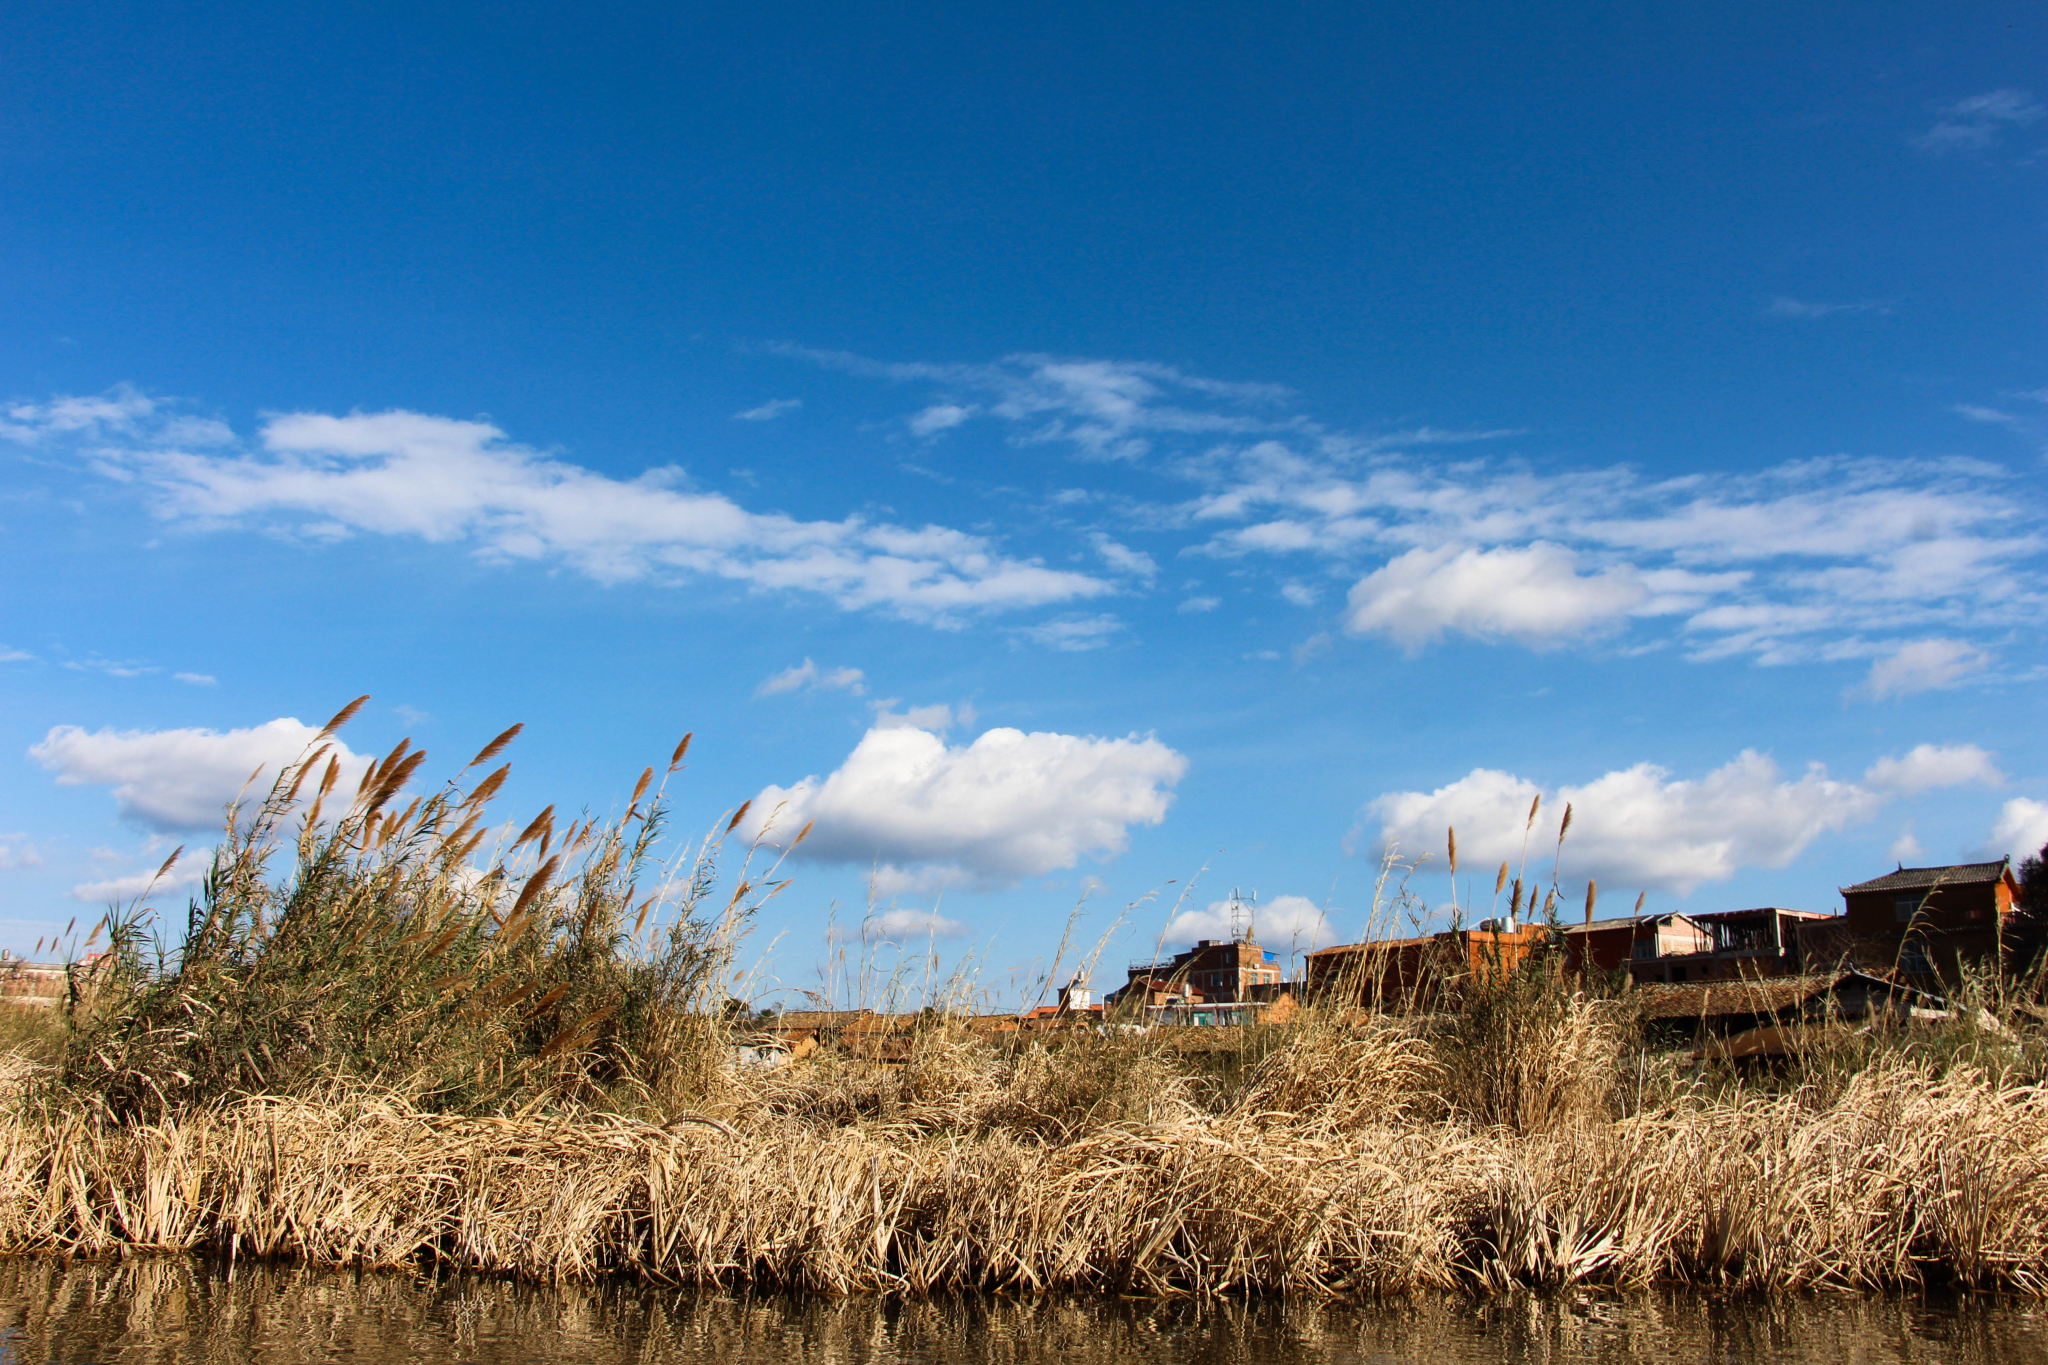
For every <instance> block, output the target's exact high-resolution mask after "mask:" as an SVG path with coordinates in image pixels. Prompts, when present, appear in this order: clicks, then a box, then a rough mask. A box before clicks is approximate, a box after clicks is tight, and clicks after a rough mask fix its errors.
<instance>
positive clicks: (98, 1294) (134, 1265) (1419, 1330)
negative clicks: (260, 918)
mask: <svg viewBox="0 0 2048 1365" xmlns="http://www.w3.org/2000/svg"><path fill="white" fill-rule="evenodd" d="M2043 1360H2048V1308H2044V1306H2042V1305H2039V1304H2035V1303H2033V1302H2029V1301H2015V1300H1999V1299H1989V1298H1960V1299H1959V1298H1945V1299H1931V1300H1930V1299H1923V1298H1919V1297H1912V1296H1896V1297H1871V1296H1860V1295H1801V1296H1794V1297H1786V1298H1775V1299H1766V1298H1758V1297H1749V1296H1741V1297H1714V1296H1710V1295H1705V1294H1700V1293H1694V1292H1679V1291H1657V1292H1645V1293H1626V1294H1617V1293H1595V1292H1569V1293H1564V1294H1558V1295H1551V1296H1543V1297H1539V1296H1535V1295H1517V1296H1512V1297H1507V1298H1496V1299H1488V1300H1472V1299H1463V1298H1457V1297H1447V1296H1446V1297H1439V1296H1432V1297H1425V1298H1418V1299H1414V1300H1402V1301H1398V1302H1394V1303H1377V1304H1370V1305H1363V1306H1361V1305H1326V1306H1323V1305H1308V1304H1282V1303H1276V1302H1271V1301H1259V1302H1253V1303H1249V1304H1247V1303H1239V1302H1232V1303H1223V1304H1208V1305H1201V1304H1194V1303H1185V1302H1176V1303H1160V1302H1156V1301H1138V1300H1118V1299H1114V1298H1108V1297H1095V1298H1079V1297H1053V1296H1047V1297H1041V1298H1023V1299H1019V1298H964V1299H947V1300H940V1301H929V1302H918V1303H900V1302H889V1301H884V1300H877V1299H865V1298H863V1299H849V1300H831V1299H802V1300H797V1299H789V1298H781V1297H755V1298H746V1297H735V1296H730V1295H724V1294H693V1293H683V1292H675V1291H666V1290H651V1289H644V1288H640V1287H637V1286H631V1285H623V1284H619V1285H607V1286H601V1287H597V1288H581V1287H568V1288H548V1287H537V1286H532V1285H517V1284H510V1283H506V1282H503V1281H498V1280H484V1279H475V1278H466V1277H465V1278H457V1279H447V1280H438V1281H437V1280H428V1279H421V1278H415V1277H411V1276H407V1275H402V1274H392V1273H377V1274H361V1275H358V1274H353V1273H349V1272H336V1271H324V1270H311V1269H306V1268H303V1267H297V1266H260V1265H250V1264H248V1263H246V1262H245V1263H243V1264H241V1265H238V1266H235V1267H232V1268H230V1267H228V1266H226V1265H223V1264H220V1263H218V1262H206V1261H188V1260H182V1259H175V1258H164V1259H149V1260H140V1261H135V1262H129V1263H126V1264H123V1263H86V1262H80V1263H75V1264H73V1265H71V1266H70V1267H68V1268H67V1267H65V1266H63V1265H61V1264H58V1263H56V1262H52V1261H47V1260H27V1259H23V1260H0V1362H4V1363H5V1365H27V1362H37V1363H38V1365H40V1363H41V1362H52V1365H54V1363H55V1362H64V1365H72V1363H73V1362H87V1361H108V1362H111V1361H123V1362H126V1361H138V1362H139V1361H150V1362H164V1363H165V1365H171V1363H172V1362H176V1363H177V1365H185V1363H186V1362H202V1361H203V1362H221V1365H229V1363H230V1362H232V1363H233V1365H243V1363H244V1362H258V1363H261V1365H269V1363H270V1362H277V1363H278V1365H285V1363H286V1362H290V1363H291V1365H299V1363H300V1362H314V1361H379V1362H382V1361H393V1362H399V1361H403V1362H420V1365H457V1363H458V1362H474V1365H498V1363H499V1362H507V1363H508V1365H509V1363H510V1362H519V1365H535V1363H536V1362H573V1363H574V1365H585V1363H586V1362H587V1363H588V1365H613V1363H614V1362H617V1365H626V1363H627V1362H632V1365H667V1363H668V1362H684V1363H686V1365H756V1363H757V1362H758V1365H870V1363H872V1365H894V1363H895V1362H904V1363H905V1365H968V1363H969V1362H992V1363H993V1365H1140V1363H1141V1362H1143V1363H1144V1365H1152V1363H1153V1362H1158V1363H1159V1365H1166V1363H1167V1362H1172V1365H1297V1363H1299V1365H1310V1363H1311V1362H1313V1363H1315V1365H1324V1363H1325V1362H1327V1363H1328V1365H1393V1363H1394V1362H1407V1361H1414V1362H1461V1363H1462V1362H1496V1361H1498V1362H1523V1361H1528V1362H1541V1363H1542V1365H1567V1363H1568V1362H1579V1361H1585V1362H1594V1361H1599V1362H1610V1361H1611V1362H1617V1365H1618V1363H1619V1362H1666V1361H1670V1362H1679V1361H1682V1362H1686V1365H1700V1363H1702V1362H1713V1363H1714V1365H1719V1363H1720V1362H1733V1361H1745V1362H1746V1361H1784V1362H1795V1361H1796V1362H1800V1363H1801V1365H1805V1363H1806V1362H1823V1363H1824V1365H1864V1363H1865V1362H1869V1363H1870V1365H1876V1363H1877V1362H1887V1361H1910V1362H1914V1365H1975V1363H1976V1362H1998V1361H2015V1362H2018V1361H2025V1362H2039V1361H2043Z"/></svg>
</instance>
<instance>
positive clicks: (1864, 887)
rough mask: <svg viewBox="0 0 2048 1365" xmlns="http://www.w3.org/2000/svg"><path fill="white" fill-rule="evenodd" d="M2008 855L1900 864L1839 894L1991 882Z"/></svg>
mask: <svg viewBox="0 0 2048 1365" xmlns="http://www.w3.org/2000/svg"><path fill="white" fill-rule="evenodd" d="M2011 865H2012V859H2010V858H2000V859H1999V860H1998V861H1997V862H1995V863H1957V864H1956V865H1955V866H1953V867H1902V868H1900V869H1899V870H1898V871H1897V872H1892V873H1889V874H1887V875H1885V876H1882V877H1875V878H1872V879H1871V880H1870V881H1867V882H1858V883H1856V885H1854V886H1845V887H1843V888H1842V894H1843V895H1845V896H1853V895H1855V894H1857V893H1858V892H1862V891H1917V890H1920V889H1922V888H1923V887H1930V886H1937V885H1938V886H1974V885H1976V884H1978V883H1981V882H1995V881H2001V880H2003V879H2004V877H2005V874H2006V870H2007V869H2008V868H2009V867H2011Z"/></svg>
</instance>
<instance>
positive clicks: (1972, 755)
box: [1863, 744, 2005, 796]
mask: <svg viewBox="0 0 2048 1365" xmlns="http://www.w3.org/2000/svg"><path fill="white" fill-rule="evenodd" d="M1863 780H1864V781H1865V782H1867V783H1869V784H1870V785H1871V786H1873V787H1880V788H1884V789H1887V790H1890V791H1895V792H1898V793H1900V794H1901V795H1905V796H1911V795H1913V794H1915V793H1916V792H1924V791H1931V790H1933V789H1934V788H1936V787H1962V786H1967V785H1969V784H1970V783H1973V782H1981V783H1983V784H1984V785H1985V786H1987V787H1995V786H1997V785H1999V784H2000V783H2001V782H2003V781H2005V774H2004V773H2002V772H2000V771H1998V765H1997V764H1995V763H1993V762H1992V761H1991V755H1990V754H1988V753H1986V752H1984V750H1982V749H1980V748H1978V747H1977V746H1976V745H1974V744H1921V745H1916V746H1915V747H1914V748H1913V749H1912V750H1911V751H1910V752H1908V753H1907V754H1905V755H1904V756H1903V757H1900V758H1880V759H1879V760H1878V761H1877V762H1875V763H1873V764H1871V765H1870V770H1869V771H1868V772H1866V773H1864V774H1863Z"/></svg>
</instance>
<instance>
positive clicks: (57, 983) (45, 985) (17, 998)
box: [0, 948, 101, 1009]
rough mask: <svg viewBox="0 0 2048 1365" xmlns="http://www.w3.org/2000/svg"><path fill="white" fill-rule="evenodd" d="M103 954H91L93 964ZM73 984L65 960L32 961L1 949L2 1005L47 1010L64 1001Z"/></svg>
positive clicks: (0, 985)
mask: <svg viewBox="0 0 2048 1365" xmlns="http://www.w3.org/2000/svg"><path fill="white" fill-rule="evenodd" d="M100 956H101V954H99V953H93V954H91V955H90V956H88V957H87V958H86V959H85V961H84V962H83V963H81V964H80V965H81V966H89V965H91V964H92V963H93V962H95V961H97V960H98V959H99V957H100ZM69 983H70V970H69V968H68V967H67V966H66V964H64V963H62V962H29V961H27V960H25V959H23V958H18V957H16V956H15V955H14V954H13V953H12V952H10V951H9V950H7V949H4V948H0V1004H5V1005H21V1006H28V1007H31V1008H42V1009H47V1008H49V1007H50V1006H53V1005H57V1004H60V1003H62V1001H63V999H64V996H65V993H66V991H67V989H68V987H69Z"/></svg>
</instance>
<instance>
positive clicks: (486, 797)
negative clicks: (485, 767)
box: [462, 763, 512, 810]
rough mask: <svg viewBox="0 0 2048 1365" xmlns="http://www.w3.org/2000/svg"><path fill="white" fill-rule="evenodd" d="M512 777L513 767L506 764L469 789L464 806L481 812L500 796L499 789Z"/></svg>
mask: <svg viewBox="0 0 2048 1365" xmlns="http://www.w3.org/2000/svg"><path fill="white" fill-rule="evenodd" d="M511 775H512V765H511V764H510V763H507V764H505V765H504V766H503V767H501V768H499V769H497V770H496V771H495V772H493V773H491V775H490V776H488V777H486V778H485V779H484V780H483V781H481V782H479V783H477V784H476V785H475V786H474V787H471V788H470V789H469V796H468V798H467V799H466V800H464V801H463V803H462V804H463V805H465V806H471V807H474V808H476V809H478V810H481V809H482V808H483V807H484V805H485V804H486V803H487V802H488V801H490V799H491V798H492V797H494V796H496V795H497V794H498V788H500V787H502V786H504V785H505V779H506V778H508V777H510V776H511Z"/></svg>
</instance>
